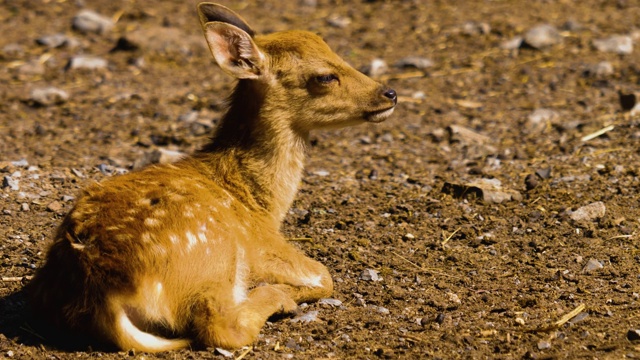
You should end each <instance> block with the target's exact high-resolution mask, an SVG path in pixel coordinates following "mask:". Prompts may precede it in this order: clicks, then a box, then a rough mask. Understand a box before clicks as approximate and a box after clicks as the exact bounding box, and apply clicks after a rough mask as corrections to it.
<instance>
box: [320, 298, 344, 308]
mask: <svg viewBox="0 0 640 360" xmlns="http://www.w3.org/2000/svg"><path fill="white" fill-rule="evenodd" d="M318 304H320V305H329V306H333V307H339V306H341V305H342V301H341V300H338V299H332V298H324V299H320V300H318Z"/></svg>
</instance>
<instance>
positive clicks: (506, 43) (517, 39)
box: [500, 36, 524, 50]
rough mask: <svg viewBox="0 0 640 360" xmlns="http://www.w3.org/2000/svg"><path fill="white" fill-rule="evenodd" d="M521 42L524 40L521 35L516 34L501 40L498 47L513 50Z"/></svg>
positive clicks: (520, 44)
mask: <svg viewBox="0 0 640 360" xmlns="http://www.w3.org/2000/svg"><path fill="white" fill-rule="evenodd" d="M523 42H524V39H523V38H522V37H521V36H516V37H514V38H512V39H509V40H507V41H503V42H502V43H500V48H501V49H505V50H515V49H518V48H520V46H522V43H523Z"/></svg>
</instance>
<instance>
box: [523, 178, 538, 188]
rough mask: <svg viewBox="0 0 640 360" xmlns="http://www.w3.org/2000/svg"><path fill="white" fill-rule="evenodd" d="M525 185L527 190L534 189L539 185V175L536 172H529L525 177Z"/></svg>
mask: <svg viewBox="0 0 640 360" xmlns="http://www.w3.org/2000/svg"><path fill="white" fill-rule="evenodd" d="M524 186H525V188H526V189H527V190H533V189H535V188H536V187H537V186H538V177H537V176H536V175H534V174H529V175H527V177H525V178H524Z"/></svg>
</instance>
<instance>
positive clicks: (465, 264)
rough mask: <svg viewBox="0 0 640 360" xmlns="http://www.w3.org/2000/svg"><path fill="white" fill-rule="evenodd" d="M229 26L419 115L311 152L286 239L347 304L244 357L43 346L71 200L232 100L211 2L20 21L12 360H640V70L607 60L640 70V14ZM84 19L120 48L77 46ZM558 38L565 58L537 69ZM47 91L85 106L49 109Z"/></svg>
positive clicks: (15, 57)
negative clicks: (208, 23) (43, 281)
mask: <svg viewBox="0 0 640 360" xmlns="http://www.w3.org/2000/svg"><path fill="white" fill-rule="evenodd" d="M223 3H224V4H226V5H228V6H229V7H230V8H232V9H234V10H236V11H238V12H239V13H240V14H242V16H243V17H244V18H245V19H247V20H248V22H249V23H250V24H251V25H252V26H253V27H254V29H255V30H256V31H257V32H260V33H266V32H273V31H279V30H286V29H293V28H297V29H307V30H311V31H314V32H317V33H319V34H321V35H322V36H323V37H324V38H325V39H326V41H327V42H328V43H329V45H330V46H331V47H332V48H333V49H334V50H335V51H336V52H337V53H338V54H340V55H341V56H343V57H344V58H345V59H346V60H347V61H348V62H350V63H351V64H353V65H354V66H356V67H358V68H363V69H364V68H366V67H367V66H369V67H370V68H371V70H369V71H370V72H371V73H372V74H373V75H375V76H376V77H378V78H379V79H380V80H381V81H384V82H385V83H387V84H388V85H389V86H391V87H393V88H394V89H396V90H397V92H398V94H399V95H400V101H399V104H398V107H397V110H396V112H395V113H394V114H393V116H392V117H391V118H390V119H389V120H387V121H386V122H384V123H382V124H377V125H373V124H367V125H362V126H359V127H354V128H349V129H343V130H338V131H327V132H318V133H315V134H313V137H312V149H311V152H310V158H309V160H308V165H307V168H306V170H305V177H304V180H303V183H302V184H301V189H300V192H299V194H298V196H297V198H296V201H295V203H294V205H293V207H292V209H291V211H290V213H289V215H288V217H287V218H286V221H285V223H284V225H283V231H284V233H285V234H286V236H288V237H290V238H292V241H296V242H297V243H298V244H299V246H300V248H301V249H303V251H305V252H306V253H307V254H308V255H309V256H311V257H313V258H315V259H317V260H319V261H321V262H323V263H324V264H325V265H326V266H327V267H328V268H329V270H330V272H331V273H332V275H333V277H334V280H335V285H336V286H335V287H336V288H335V293H334V295H333V298H334V299H337V300H339V301H336V300H332V301H324V302H322V303H315V304H308V305H306V306H305V305H303V309H302V311H303V313H306V314H307V317H306V318H307V319H310V321H308V322H305V321H299V320H301V319H300V318H298V319H291V318H283V319H277V320H276V319H274V320H273V321H272V322H269V323H267V325H266V326H265V327H264V329H263V331H262V333H261V335H260V338H259V340H258V341H257V342H256V343H255V344H254V346H253V347H252V348H245V349H240V350H236V351H235V352H233V353H232V354H226V355H224V354H222V353H223V352H220V351H217V350H215V349H194V350H183V351H178V352H170V353H164V354H157V355H148V354H134V353H131V352H123V353H118V352H108V351H106V352H103V351H95V350H92V348H91V347H86V346H77V345H75V344H73V341H71V343H66V344H65V343H62V344H60V343H56V342H53V341H51V339H50V338H48V336H47V335H45V334H43V333H41V332H40V331H39V330H37V329H36V327H35V326H34V325H33V321H32V320H30V318H29V312H28V310H27V308H26V306H25V301H24V295H23V294H22V292H21V290H22V289H23V287H24V285H25V284H26V283H28V280H29V278H30V277H31V276H32V275H33V273H34V271H35V269H37V268H38V267H39V266H41V265H42V262H43V259H44V254H45V251H46V248H47V244H48V241H49V239H50V238H51V236H52V233H53V232H54V230H55V228H56V227H57V226H58V224H60V222H61V219H62V217H63V216H64V214H65V213H66V212H67V211H68V210H69V209H70V208H71V207H72V206H73V203H74V196H77V195H78V194H79V192H80V189H82V188H83V187H84V186H86V185H87V184H89V183H90V182H92V181H94V180H98V181H99V180H101V179H104V178H106V177H109V176H117V174H118V173H121V172H124V171H130V170H131V169H133V168H138V167H141V166H144V165H145V164H146V163H149V162H154V161H158V158H160V159H161V160H162V161H165V159H164V157H167V156H168V157H170V155H171V153H169V152H166V150H170V151H180V152H184V153H189V152H191V151H193V150H194V149H196V148H198V147H199V146H202V145H203V144H204V143H205V142H206V141H207V134H208V133H210V132H211V130H212V128H213V127H214V126H215V124H216V122H217V121H218V120H219V119H220V116H221V115H222V114H223V112H224V108H225V107H224V99H225V97H226V95H227V94H229V92H230V90H231V89H232V86H233V81H232V79H231V78H229V77H228V76H226V75H225V74H223V73H222V71H220V69H218V68H217V66H216V65H215V64H214V63H213V61H212V59H211V57H210V55H209V53H208V50H207V49H206V46H205V42H204V38H203V36H202V34H201V30H200V25H199V23H198V19H197V16H196V12H195V4H196V2H195V1H192V0H189V1H157V2H143V1H136V0H128V1H121V0H116V1H91V0H86V1H83V0H80V1H65V0H61V1H48V0H41V1H35V2H34V1H26V0H5V1H2V2H0V33H1V34H2V37H1V38H0V176H1V177H2V178H3V179H2V181H3V182H2V186H1V187H2V189H1V190H0V211H1V213H0V261H1V262H0V264H1V265H0V273H1V275H2V281H1V282H0V297H1V298H2V301H1V304H0V306H1V308H0V358H15V359H31V358H41V359H45V358H47V359H71V358H73V359H77V358H101V359H116V358H140V359H142V358H145V359H155V358H158V359H179V358H189V359H194V358H225V356H234V357H236V358H240V357H243V358H245V359H252V358H257V359H280V358H296V359H305V358H315V359H321V358H362V359H364V358H368V359H375V358H411V359H417V358H441V359H451V358H469V359H481V358H500V359H514V358H531V359H551V358H593V359H596V358H597V359H622V358H625V357H626V358H640V342H639V341H638V339H639V338H640V330H639V329H640V295H639V294H640V242H639V241H638V236H640V207H639V206H640V107H638V108H636V110H632V111H629V109H630V108H631V107H633V105H634V102H637V101H638V99H637V97H636V98H635V99H634V97H633V94H634V92H635V93H636V94H638V93H639V92H640V49H635V50H632V51H631V52H629V51H626V50H629V49H628V48H627V49H626V50H625V49H624V48H623V49H619V51H618V52H615V51H614V52H606V51H601V49H598V47H597V46H596V44H598V43H599V42H598V40H599V39H607V38H608V37H610V36H613V35H622V36H628V37H627V38H626V39H630V41H631V42H635V43H636V47H638V46H640V36H639V33H638V29H637V28H634V26H635V27H637V26H640V6H639V5H638V2H636V1H632V0H619V1H609V0H585V1H571V0H549V1H526V2H525V1H462V0H460V1H426V0H425V1H419V0H416V1H375V0H371V1H360V0H359V1H341V0H317V1H314V0H310V1H276V0H250V1H223ZM82 9H90V10H94V11H96V12H97V13H99V14H102V15H104V16H106V17H107V18H109V19H110V20H112V21H113V22H114V24H113V27H112V28H109V26H107V27H106V28H102V30H100V29H97V31H96V32H92V31H91V29H88V30H85V31H82V30H81V29H73V28H72V18H73V17H74V16H75V15H76V14H78V13H79V12H80V11H81V10H82ZM540 24H548V25H550V26H553V28H554V29H555V30H557V32H553V31H552V32H551V33H550V36H548V38H547V39H546V40H548V43H549V44H538V43H537V42H536V40H535V39H530V38H528V39H529V40H528V43H527V44H521V45H520V46H518V44H519V41H518V39H517V38H516V37H518V36H524V35H525V34H526V33H527V31H528V30H530V29H532V28H534V27H535V26H537V25H540ZM105 26H106V25H105ZM58 33H59V34H62V35H63V39H64V41H66V42H63V43H62V45H60V46H58V47H56V46H54V45H56V44H53V43H49V45H40V44H38V43H37V42H36V39H40V38H42V37H43V36H46V35H53V34H58ZM545 34H546V35H549V33H545ZM545 34H543V35H545ZM514 39H515V40H514ZM512 40H513V41H512ZM510 41H511V43H509V42H510ZM40 42H46V41H45V40H43V39H41V40H40ZM514 44H515V45H514ZM626 44H627V47H628V46H629V45H631V44H629V43H626ZM58 45H59V44H58ZM619 52H622V53H619ZM80 55H87V56H93V57H98V58H99V59H101V60H102V61H106V64H105V63H102V62H100V61H98V62H95V59H94V60H92V61H94V62H93V63H91V64H93V65H92V66H93V67H95V69H84V68H82V66H80V65H78V61H79V60H78V56H80ZM407 57H414V58H413V59H412V58H409V59H407ZM415 57H418V59H417V60H420V61H416V58H415ZM71 59H73V61H70V60H71ZM374 59H381V60H383V61H384V62H385V63H386V64H387V65H388V66H387V68H386V69H385V68H384V67H382V68H380V67H378V66H370V65H371V64H372V61H373V60H374ZM89 60H91V59H89ZM85 61H86V59H85ZM378 63H379V62H378ZM85 64H86V63H85ZM81 65H82V63H81ZM374 65H375V64H374ZM47 87H55V88H58V89H61V90H63V91H65V92H66V97H65V95H64V94H63V95H60V94H58V95H55V94H53V95H49V96H45V97H44V98H41V95H39V94H38V93H37V91H36V92H35V93H34V90H38V89H42V88H47ZM620 94H622V95H627V96H626V97H625V96H622V99H623V100H624V101H623V102H622V103H621V101H620V98H621V97H620ZM158 151H164V152H161V153H160V152H158ZM159 154H162V155H163V156H162V157H159V156H158V155H159ZM497 185H500V186H499V187H498V186H497ZM587 205H588V207H587V208H582V207H584V206H587ZM581 208H582V209H581ZM212 261H215V260H212ZM73 347H76V348H75V349H74V348H73ZM69 348H71V350H69Z"/></svg>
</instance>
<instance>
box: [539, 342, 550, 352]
mask: <svg viewBox="0 0 640 360" xmlns="http://www.w3.org/2000/svg"><path fill="white" fill-rule="evenodd" d="M550 347H551V343H550V342H548V341H544V340H540V341H538V350H546V349H549V348H550Z"/></svg>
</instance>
